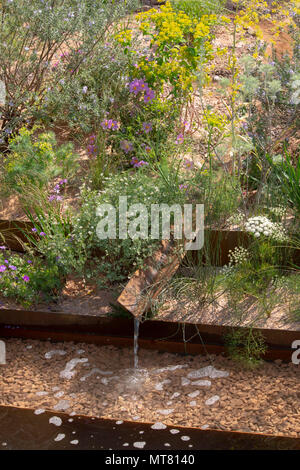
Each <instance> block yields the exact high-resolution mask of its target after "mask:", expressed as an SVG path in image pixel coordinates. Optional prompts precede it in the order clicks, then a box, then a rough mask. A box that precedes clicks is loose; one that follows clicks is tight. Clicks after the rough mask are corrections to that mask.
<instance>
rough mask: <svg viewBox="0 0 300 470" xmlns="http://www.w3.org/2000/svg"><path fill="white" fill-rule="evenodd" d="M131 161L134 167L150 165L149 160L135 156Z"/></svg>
mask: <svg viewBox="0 0 300 470" xmlns="http://www.w3.org/2000/svg"><path fill="white" fill-rule="evenodd" d="M130 163H131V165H133V167H134V168H140V167H141V166H144V165H148V162H145V161H144V160H140V161H139V160H138V159H137V158H136V157H133V158H132V160H131V162H130Z"/></svg>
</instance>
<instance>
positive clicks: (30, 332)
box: [0, 325, 300, 362]
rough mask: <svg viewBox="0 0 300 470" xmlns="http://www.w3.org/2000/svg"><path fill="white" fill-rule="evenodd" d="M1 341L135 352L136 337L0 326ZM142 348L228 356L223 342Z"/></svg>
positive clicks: (271, 355)
mask: <svg viewBox="0 0 300 470" xmlns="http://www.w3.org/2000/svg"><path fill="white" fill-rule="evenodd" d="M299 337H300V335H299ZM0 338H22V339H34V340H51V341H59V342H61V341H73V342H80V343H91V344H97V345H101V346H108V345H110V346H115V347H118V348H132V347H133V336H132V337H124V336H123V337H122V336H111V335H103V334H102V335H101V334H95V333H94V334H93V333H87V332H78V331H76V332H74V331H59V330H51V329H47V328H45V329H39V328H24V327H23V328H20V327H10V328H8V327H7V326H1V325H0ZM139 347H140V348H142V349H148V350H155V351H163V352H170V353H179V354H191V355H197V354H199V355H201V354H203V355H205V354H216V355H220V354H224V355H226V354H227V351H226V348H225V346H224V345H223V344H222V343H221V342H219V343H218V342H216V341H215V342H214V343H212V344H210V343H207V342H204V343H194V342H183V341H179V340H177V341H170V340H169V341H167V340H165V339H161V340H160V339H149V338H146V339H145V338H143V337H139ZM292 353H293V350H292V349H291V348H287V347H285V348H284V347H281V348H280V347H274V346H270V345H269V347H268V349H267V351H266V352H265V354H264V355H263V359H265V360H268V361H275V360H276V359H281V360H282V361H283V362H290V361H291V356H292Z"/></svg>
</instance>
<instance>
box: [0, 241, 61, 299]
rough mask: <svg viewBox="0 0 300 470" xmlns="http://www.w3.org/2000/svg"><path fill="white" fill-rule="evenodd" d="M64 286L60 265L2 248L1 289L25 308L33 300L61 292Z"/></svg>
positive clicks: (0, 262)
mask: <svg viewBox="0 0 300 470" xmlns="http://www.w3.org/2000/svg"><path fill="white" fill-rule="evenodd" d="M60 288H61V282H60V274H59V268H58V266H47V265H45V263H44V261H43V260H41V259H39V258H37V257H36V256H35V257H29V256H28V255H27V256H26V255H25V256H22V255H19V254H12V253H10V252H9V250H7V249H6V247H5V246H1V247H0V292H1V295H2V296H4V297H8V298H11V299H13V300H17V301H19V302H21V304H22V305H24V306H25V307H28V306H30V305H31V304H32V303H33V302H35V303H37V302H38V301H39V300H46V299H49V298H50V297H53V295H57V294H58V292H59V289H60Z"/></svg>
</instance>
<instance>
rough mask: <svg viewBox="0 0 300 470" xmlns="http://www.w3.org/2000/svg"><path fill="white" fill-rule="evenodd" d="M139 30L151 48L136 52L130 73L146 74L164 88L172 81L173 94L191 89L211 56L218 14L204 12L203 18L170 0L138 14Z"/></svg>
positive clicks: (140, 75) (149, 79) (147, 79)
mask: <svg viewBox="0 0 300 470" xmlns="http://www.w3.org/2000/svg"><path fill="white" fill-rule="evenodd" d="M137 19H139V20H140V21H141V23H140V30H141V32H142V34H143V35H144V36H147V37H150V38H151V42H150V51H149V53H148V54H147V55H141V56H137V57H136V60H135V62H134V67H133V69H132V72H131V75H132V76H134V77H143V78H145V80H146V81H147V83H148V84H149V85H150V86H153V87H154V88H155V89H158V90H161V89H162V86H163V85H165V84H166V85H171V93H172V96H173V97H177V96H182V95H186V94H187V93H189V92H191V91H192V83H193V81H195V80H196V73H197V72H198V71H199V70H200V69H201V68H202V67H204V65H205V64H206V63H207V62H208V60H209V59H211V58H212V56H213V54H212V45H211V41H212V39H213V34H212V27H213V26H214V25H216V23H217V22H218V20H217V17H216V15H203V16H202V17H201V19H200V20H198V19H196V18H193V17H191V16H189V15H187V14H186V13H184V12H183V11H176V10H174V9H173V7H172V5H171V2H170V1H167V2H166V4H165V5H163V6H161V8H160V9H159V10H156V9H152V10H149V11H147V12H145V13H140V14H138V15H137Z"/></svg>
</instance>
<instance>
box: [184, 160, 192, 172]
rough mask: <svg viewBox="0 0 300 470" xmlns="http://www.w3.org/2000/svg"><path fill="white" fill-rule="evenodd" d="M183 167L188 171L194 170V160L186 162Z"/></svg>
mask: <svg viewBox="0 0 300 470" xmlns="http://www.w3.org/2000/svg"><path fill="white" fill-rule="evenodd" d="M183 166H184V168H185V169H186V170H192V169H193V168H194V162H193V161H192V160H187V159H186V160H184V162H183Z"/></svg>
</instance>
